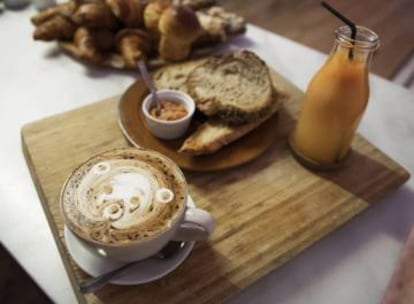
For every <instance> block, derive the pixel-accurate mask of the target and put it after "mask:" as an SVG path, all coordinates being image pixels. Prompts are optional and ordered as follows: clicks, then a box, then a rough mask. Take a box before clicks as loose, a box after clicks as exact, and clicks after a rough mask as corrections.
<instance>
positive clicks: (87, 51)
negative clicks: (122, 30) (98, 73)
mask: <svg viewBox="0 0 414 304" xmlns="http://www.w3.org/2000/svg"><path fill="white" fill-rule="evenodd" d="M73 41H74V43H75V45H76V46H77V48H78V50H79V52H80V57H81V58H83V59H87V60H90V61H92V62H101V61H102V60H103V58H104V56H103V53H105V52H108V51H110V50H112V49H113V48H114V45H115V37H114V34H113V33H112V32H111V31H109V30H107V29H90V28H86V27H79V28H78V29H77V30H76V32H75V35H74V38H73Z"/></svg>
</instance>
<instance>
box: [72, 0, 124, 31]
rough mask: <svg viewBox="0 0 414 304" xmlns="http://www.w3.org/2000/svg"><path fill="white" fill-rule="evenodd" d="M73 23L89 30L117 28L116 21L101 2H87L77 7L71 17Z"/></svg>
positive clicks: (109, 10)
mask: <svg viewBox="0 0 414 304" xmlns="http://www.w3.org/2000/svg"><path fill="white" fill-rule="evenodd" d="M72 19H73V21H74V22H75V23H77V24H79V25H83V26H87V27H91V28H108V29H114V28H116V27H117V21H116V18H115V16H114V15H113V14H112V11H111V9H110V8H109V7H108V6H107V5H106V4H105V3H103V2H88V3H85V4H82V5H80V6H79V7H78V9H77V10H76V12H75V14H74V15H73V16H72Z"/></svg>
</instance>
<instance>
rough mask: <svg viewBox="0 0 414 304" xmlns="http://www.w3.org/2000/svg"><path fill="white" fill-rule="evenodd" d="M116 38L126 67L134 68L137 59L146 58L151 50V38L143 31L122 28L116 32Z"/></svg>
mask: <svg viewBox="0 0 414 304" xmlns="http://www.w3.org/2000/svg"><path fill="white" fill-rule="evenodd" d="M116 40H117V48H118V50H119V51H120V53H121V54H122V57H123V58H124V60H125V64H126V65H127V67H130V68H136V67H137V63H138V61H139V60H141V59H146V58H147V56H148V55H149V53H150V52H151V38H150V37H149V36H148V34H147V33H145V32H144V31H141V30H138V29H124V30H122V31H119V32H118V33H117V35H116Z"/></svg>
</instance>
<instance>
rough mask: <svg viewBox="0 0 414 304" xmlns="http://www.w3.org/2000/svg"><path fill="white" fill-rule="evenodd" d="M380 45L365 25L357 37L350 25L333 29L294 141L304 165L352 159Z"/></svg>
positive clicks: (327, 164) (326, 164) (330, 165)
mask: <svg viewBox="0 0 414 304" xmlns="http://www.w3.org/2000/svg"><path fill="white" fill-rule="evenodd" d="M378 46H379V39H378V36H377V35H376V34H375V33H374V32H373V31H371V30H370V29H368V28H365V27H363V26H357V34H356V37H355V39H352V38H351V30H350V28H349V27H348V26H342V27H340V28H339V29H338V30H336V31H335V43H334V46H333V49H332V51H331V54H330V56H329V57H328V59H327V61H326V62H325V64H324V65H323V66H322V68H321V69H320V70H319V71H318V72H317V73H316V75H315V76H314V77H313V79H312V80H311V82H310V83H309V85H308V89H307V91H306V94H305V97H304V100H303V103H302V107H301V111H300V114H299V118H298V121H297V123H296V127H295V129H294V131H293V133H292V135H291V137H290V146H291V149H292V151H293V153H294V155H295V156H296V158H297V159H298V160H299V161H300V162H301V163H302V164H304V165H305V166H307V167H310V168H313V169H329V168H335V167H338V166H339V165H340V164H341V163H343V161H344V159H345V158H346V156H347V155H348V152H349V150H350V147H351V142H352V139H353V137H354V134H355V131H356V129H357V127H358V125H359V122H360V120H361V117H362V115H363V113H364V111H365V109H366V107H367V104H368V98H369V82H368V77H369V70H370V64H371V59H372V55H373V53H374V52H375V50H376V49H377V48H378Z"/></svg>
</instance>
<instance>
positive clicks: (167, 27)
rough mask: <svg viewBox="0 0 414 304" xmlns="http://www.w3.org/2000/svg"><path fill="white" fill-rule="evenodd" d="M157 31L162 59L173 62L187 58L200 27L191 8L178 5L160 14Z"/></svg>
mask: <svg viewBox="0 0 414 304" xmlns="http://www.w3.org/2000/svg"><path fill="white" fill-rule="evenodd" d="M159 30H160V33H161V40H160V44H159V53H160V55H161V57H162V58H164V59H166V60H173V61H174V60H182V59H185V58H187V57H188V55H189V54H190V51H191V45H192V43H193V42H194V41H195V40H196V39H197V37H198V36H199V35H200V33H201V26H200V23H199V21H198V19H197V16H196V14H195V13H194V11H193V10H192V9H191V8H189V7H188V6H185V5H179V6H171V7H169V8H168V9H166V10H165V11H164V12H163V13H162V15H161V19H160V22H159Z"/></svg>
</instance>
